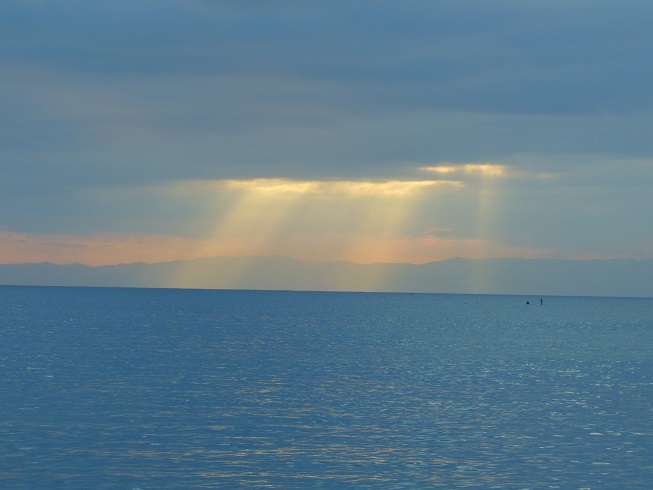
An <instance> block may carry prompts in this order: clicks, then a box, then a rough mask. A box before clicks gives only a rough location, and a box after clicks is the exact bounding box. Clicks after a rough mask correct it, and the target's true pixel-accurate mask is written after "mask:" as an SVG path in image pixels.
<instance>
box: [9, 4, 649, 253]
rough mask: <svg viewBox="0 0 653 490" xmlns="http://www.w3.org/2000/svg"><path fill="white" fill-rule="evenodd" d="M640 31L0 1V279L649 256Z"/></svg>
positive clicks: (493, 7)
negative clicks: (147, 266) (223, 260)
mask: <svg viewBox="0 0 653 490" xmlns="http://www.w3.org/2000/svg"><path fill="white" fill-rule="evenodd" d="M652 17H653V3H651V2H650V1H645V0H642V1H634V0H623V1H619V2H615V1H613V0H609V1H608V0H605V1H604V0H593V1H588V0H577V1H573V2H571V1H568V0H564V1H563V0H547V1H541V0H530V1H524V0H476V1H468V0H438V1H430V0H429V1H426V0H424V1H416V0H402V1H401V2H396V1H392V2H390V1H384V0H357V1H351V0H348V1H340V0H330V1H313V2H305V1H298V0H295V1H293V0H287V1H274V0H270V1H259V0H240V1H230V0H224V1H219V0H130V1H123V0H113V1H111V2H88V1H86V0H66V1H46V0H22V1H17V0H3V1H2V2H1V3H0V67H1V68H0V70H1V71H0V73H1V76H0V122H1V131H0V263H22V262H42V261H48V262H53V263H60V264H67V263H82V264H88V265H105V264H118V263H131V262H137V261H144V262H160V261H171V260H178V259H192V258H197V257H210V256H273V255H281V256H288V257H294V258H297V259H302V260H320V261H340V260H346V261H351V262H356V263H373V262H405V263H426V262H432V261H438V260H444V259H448V258H453V257H464V258H486V257H493V258H495V257H501V258H508V257H519V258H562V259H608V258H653V221H652V220H651V210H652V209H653V193H652V192H651V190H650V184H651V183H652V182H653V137H651V136H652V134H653V64H651V59H653V30H652V29H651V28H650V19H651V18H652Z"/></svg>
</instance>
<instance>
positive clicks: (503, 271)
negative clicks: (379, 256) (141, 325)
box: [0, 257, 653, 297]
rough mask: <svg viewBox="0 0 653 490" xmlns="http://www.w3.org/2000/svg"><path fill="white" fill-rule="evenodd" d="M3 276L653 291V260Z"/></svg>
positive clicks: (262, 260) (276, 261)
mask: <svg viewBox="0 0 653 490" xmlns="http://www.w3.org/2000/svg"><path fill="white" fill-rule="evenodd" d="M0 284H3V285H41V286H114V287H171V288H193V289H194V288H197V289H280V290H307V291H397V292H428V293H482V294H523V295H537V296H544V295H559V296H633V297H653V260H634V259H611V260H582V261H581V260H550V259H545V260H524V259H483V260H470V259H450V260H443V261H440V262H431V263H428V264H422V265H414V264H352V263H348V262H305V261H300V260H295V259H291V258H287V257H214V258H204V259H195V260H185V261H175V262H161V263H155V264H146V263H143V262H139V263H134V264H121V265H110V266H102V267H90V266H85V265H80V264H72V265H56V264H51V263H47V262H45V263H40V264H5V265H0Z"/></svg>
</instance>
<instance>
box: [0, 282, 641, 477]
mask: <svg viewBox="0 0 653 490" xmlns="http://www.w3.org/2000/svg"><path fill="white" fill-rule="evenodd" d="M543 299H544V304H543V305H540V301H539V298H526V297H517V296H463V295H460V296H458V295H428V294H414V295H410V294H356V293H309V292H306V293H303V292H254V291H251V292H250V291H200V290H196V291H193V290H163V289H159V290H156V289H99V288H98V289H95V288H46V287H43V288H40V287H0V305H1V308H0V374H1V375H0V487H1V488H3V489H4V488H7V489H49V488H74V489H105V488H106V489H127V490H131V489H144V490H150V489H165V488H180V489H191V488H235V487H239V486H240V487H245V488H255V487H268V488H315V487H324V488H343V487H344V488H347V487H349V488H406V487H410V486H414V487H417V488H563V489H570V488H571V489H573V488H591V489H601V488H605V489H617V488H651V484H652V483H651V482H652V481H653V300H650V299H614V298H559V297H545V298H543ZM526 300H529V301H530V303H531V304H530V305H526Z"/></svg>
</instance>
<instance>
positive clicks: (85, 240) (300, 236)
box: [0, 163, 532, 288]
mask: <svg viewBox="0 0 653 490" xmlns="http://www.w3.org/2000/svg"><path fill="white" fill-rule="evenodd" d="M419 170H421V171H424V172H427V173H431V174H437V175H440V176H442V178H436V179H424V180H385V181H383V180H334V181H318V180H292V179H265V178H258V179H231V180H189V181H176V182H171V183H168V184H165V185H161V186H159V187H156V188H148V189H147V190H146V191H147V193H150V194H152V193H153V194H154V195H155V196H156V197H157V199H165V200H166V202H169V203H179V205H180V206H183V207H184V208H185V209H186V208H188V206H190V207H191V208H192V209H194V210H195V212H194V213H195V214H194V216H195V217H194V219H192V220H189V221H187V222H184V224H183V226H184V229H183V230H182V229H179V232H178V233H177V234H171V235H155V234H147V233H143V234H131V235H130V234H105V235H89V236H72V235H68V236H63V235H61V236H56V237H54V236H36V235H31V236H29V235H24V236H13V237H9V236H7V235H5V236H4V237H3V236H2V234H0V252H1V253H2V254H3V256H4V257H5V258H6V260H7V261H8V262H34V261H39V260H40V259H42V260H50V261H52V262H57V263H72V262H79V263H84V264H89V265H104V264H115V263H129V262H137V261H145V262H161V261H173V260H182V259H195V258H200V257H211V256H240V257H242V256H273V255H279V256H288V257H292V258H296V259H300V260H307V261H340V260H341V261H350V262H355V263H375V262H403V263H424V262H432V261H437V260H443V259H447V258H452V257H468V258H486V257H501V256H505V257H507V256H513V257H514V256H521V257H525V258H527V257H529V256H532V254H531V252H530V251H529V250H516V249H514V248H513V249H510V250H508V249H507V248H506V247H502V246H501V240H500V236H499V233H500V232H499V231H498V229H499V228H498V217H499V216H500V214H501V209H502V201H503V187H502V186H503V181H504V177H506V176H514V175H516V174H515V172H513V170H512V169H511V168H509V167H508V166H505V165H497V164H489V163H468V164H462V165H450V164H443V165H436V166H431V167H421V168H419ZM425 175H427V174H425ZM443 227H445V228H447V231H446V233H444V234H443V236H433V235H432V233H431V231H432V230H433V229H438V228H440V229H441V228H443ZM232 272H233V270H232ZM205 273H206V272H205V271H203V270H201V267H199V268H198V267H197V266H196V264H191V263H189V264H188V267H187V268H186V269H180V273H179V274H180V275H179V276H176V277H174V278H170V281H171V284H172V283H188V284H190V283H192V280H193V279H201V278H202V277H201V276H202V274H205ZM236 273H238V271H237V272H236ZM240 273H241V274H243V275H244V274H247V273H248V271H246V270H243V271H240ZM481 276H482V274H480V275H479V284H482V281H483V278H482V277H481ZM233 279H234V280H235V279H238V278H233ZM345 279H346V278H343V281H344V280H345ZM383 279H384V278H381V277H378V278H375V280H376V281H380V282H382V281H383ZM200 282H201V281H200ZM342 287H343V288H346V284H345V283H343V284H342Z"/></svg>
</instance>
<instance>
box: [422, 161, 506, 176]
mask: <svg viewBox="0 0 653 490" xmlns="http://www.w3.org/2000/svg"><path fill="white" fill-rule="evenodd" d="M420 170H423V171H425V172H433V173H436V174H445V175H450V174H461V175H476V176H481V177H500V176H505V175H507V174H508V167H507V166H506V165H498V164H495V163H465V164H461V165H448V164H444V165H436V166H433V167H421V169H420Z"/></svg>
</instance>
